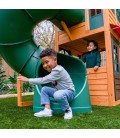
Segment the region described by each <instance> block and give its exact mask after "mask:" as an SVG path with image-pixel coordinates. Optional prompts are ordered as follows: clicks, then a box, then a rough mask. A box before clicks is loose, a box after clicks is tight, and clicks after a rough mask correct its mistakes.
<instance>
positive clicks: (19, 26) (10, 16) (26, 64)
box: [0, 9, 91, 113]
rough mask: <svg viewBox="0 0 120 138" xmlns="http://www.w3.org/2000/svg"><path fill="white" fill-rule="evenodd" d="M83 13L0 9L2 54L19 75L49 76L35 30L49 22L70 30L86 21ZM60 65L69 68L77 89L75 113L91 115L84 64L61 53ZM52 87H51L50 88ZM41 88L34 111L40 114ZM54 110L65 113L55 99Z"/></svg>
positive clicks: (36, 89) (35, 96)
mask: <svg viewBox="0 0 120 138" xmlns="http://www.w3.org/2000/svg"><path fill="white" fill-rule="evenodd" d="M84 12H85V11H84V10H83V9H26V10H24V9H0V54H1V56H2V57H3V58H4V60H5V61H6V62H7V63H8V64H9V65H10V66H11V67H12V68H13V69H14V70H15V71H17V72H18V73H20V74H22V75H24V76H26V77H29V78H30V77H31V78H34V77H41V76H44V75H46V72H45V71H44V69H43V68H42V65H41V60H40V59H39V55H40V53H41V51H42V48H41V47H40V46H37V45H36V44H35V43H34V41H33V35H32V32H33V29H34V27H35V26H36V25H37V24H38V23H39V22H41V21H43V20H49V21H51V22H52V23H54V24H55V25H56V26H57V27H58V28H60V29H61V30H62V29H63V28H62V26H61V23H60V22H61V21H64V22H65V23H66V24H67V26H68V27H71V26H73V25H76V24H78V23H81V22H83V21H84V16H85V15H84ZM58 63H59V64H61V65H62V66H64V67H65V68H66V70H67V71H68V72H69V74H70V75H71V78H72V79H73V82H74V84H75V88H76V93H77V94H76V96H75V99H74V100H73V102H71V103H70V104H71V107H72V109H73V112H88V111H91V103H90V96H89V89H88V82H87V75H86V68H85V66H84V64H83V62H82V61H81V60H79V59H76V58H74V57H71V56H67V55H63V54H59V53H58ZM48 85H50V84H48ZM40 89H41V86H40V85H36V86H35V94H34V105H33V110H34V111H35V112H36V111H39V110H41V109H42V108H43V107H41V106H40ZM51 105H52V107H53V110H54V111H55V112H56V113H57V112H61V110H60V107H59V105H58V104H57V102H56V101H55V100H54V99H51Z"/></svg>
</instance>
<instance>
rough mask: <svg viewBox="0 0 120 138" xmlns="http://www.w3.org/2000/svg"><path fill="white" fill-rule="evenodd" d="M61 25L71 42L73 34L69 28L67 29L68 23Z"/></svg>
mask: <svg viewBox="0 0 120 138" xmlns="http://www.w3.org/2000/svg"><path fill="white" fill-rule="evenodd" d="M61 25H62V27H63V28H64V30H65V32H66V33H67V35H68V36H69V38H70V40H73V37H72V34H71V32H70V30H69V28H68V27H67V25H66V23H65V22H64V21H61Z"/></svg>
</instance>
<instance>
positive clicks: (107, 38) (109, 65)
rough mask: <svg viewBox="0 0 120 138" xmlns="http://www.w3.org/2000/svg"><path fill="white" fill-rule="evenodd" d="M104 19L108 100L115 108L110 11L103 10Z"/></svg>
mask: <svg viewBox="0 0 120 138" xmlns="http://www.w3.org/2000/svg"><path fill="white" fill-rule="evenodd" d="M103 18H104V35H105V47H106V63H107V65H106V66H107V78H108V100H109V106H113V105H114V103H115V93H114V71H113V58H112V53H113V52H112V42H111V34H110V25H109V13H108V9H104V10H103Z"/></svg>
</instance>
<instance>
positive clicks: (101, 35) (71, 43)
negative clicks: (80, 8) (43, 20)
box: [55, 9, 120, 106]
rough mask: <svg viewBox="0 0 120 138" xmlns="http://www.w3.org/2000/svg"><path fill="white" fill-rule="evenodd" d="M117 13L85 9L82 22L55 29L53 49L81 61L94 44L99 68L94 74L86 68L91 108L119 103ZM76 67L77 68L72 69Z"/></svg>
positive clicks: (119, 56) (119, 14) (119, 79)
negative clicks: (93, 41) (96, 46)
mask: <svg viewBox="0 0 120 138" xmlns="http://www.w3.org/2000/svg"><path fill="white" fill-rule="evenodd" d="M119 17H120V10H113V9H103V10H102V9H89V10H88V9H86V10H85V22H82V23H80V24H77V25H75V26H73V27H71V28H68V27H67V25H66V24H65V22H61V24H62V26H63V28H64V31H58V29H57V28H56V33H55V34H56V38H55V49H56V50H57V51H60V50H65V51H67V52H69V53H71V55H72V56H76V57H79V58H81V56H82V54H83V53H86V52H87V51H86V43H87V41H89V40H95V41H97V42H98V45H99V51H100V52H101V57H102V63H101V67H100V68H99V69H98V71H97V72H95V71H94V70H93V69H92V68H91V69H87V73H88V83H89V89H90V97H91V102H92V105H98V106H115V105H118V104H120V46H119V42H120V23H119V21H120V18H119ZM76 68H77V67H76Z"/></svg>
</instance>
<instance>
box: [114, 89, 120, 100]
mask: <svg viewBox="0 0 120 138" xmlns="http://www.w3.org/2000/svg"><path fill="white" fill-rule="evenodd" d="M115 99H116V101H117V100H120V90H115Z"/></svg>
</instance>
